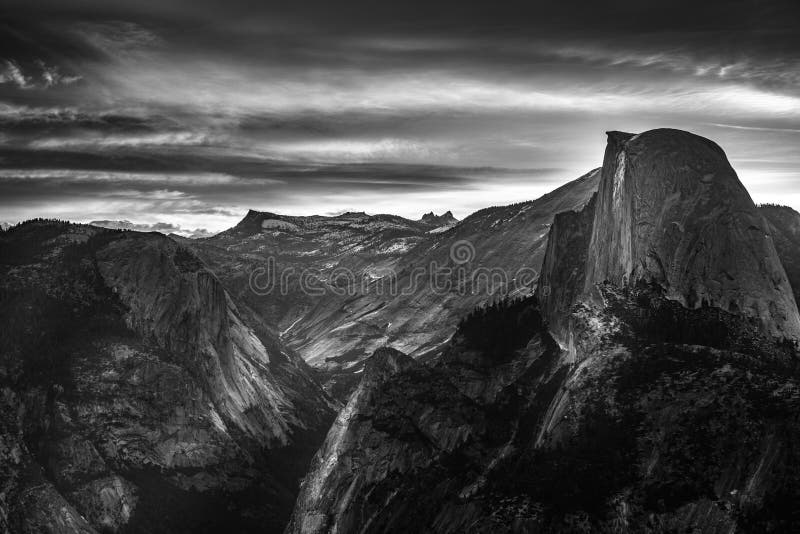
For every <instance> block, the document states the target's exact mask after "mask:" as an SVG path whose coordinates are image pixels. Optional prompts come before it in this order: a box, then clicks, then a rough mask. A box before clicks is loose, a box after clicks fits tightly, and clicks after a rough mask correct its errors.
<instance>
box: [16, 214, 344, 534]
mask: <svg viewBox="0 0 800 534" xmlns="http://www.w3.org/2000/svg"><path fill="white" fill-rule="evenodd" d="M0 249H2V253H3V254H2V262H0V269H1V270H2V295H3V298H2V300H0V317H2V320H3V322H4V323H5V324H7V325H8V326H9V329H8V330H7V331H4V332H3V335H2V336H0V346H1V347H2V351H0V354H1V355H2V359H0V387H2V390H1V391H2V400H1V402H2V413H3V416H2V418H1V419H0V424H1V425H2V426H0V472H2V474H3V480H4V482H3V489H2V492H3V498H2V500H0V510H2V514H0V515H1V516H2V521H4V523H0V525H2V527H3V528H6V530H8V531H10V532H41V531H48V529H50V530H49V531H53V532H95V531H103V532H119V531H125V532H153V531H168V532H196V531H198V530H203V529H206V530H209V529H210V530H212V531H214V530H219V529H223V528H232V529H234V530H236V531H244V532H247V531H262V530H264V529H267V530H270V531H277V530H280V529H281V528H283V526H284V525H285V522H286V520H287V518H288V514H289V509H290V507H291V503H292V502H293V500H294V496H295V492H296V490H297V481H298V479H299V478H300V477H301V476H302V474H303V473H304V471H305V468H306V466H307V463H308V461H309V460H310V458H311V456H312V455H313V453H314V451H315V450H316V448H317V447H318V446H319V444H320V443H321V441H322V439H323V437H324V435H325V433H326V432H327V429H328V426H329V424H330V422H331V421H332V418H333V410H334V405H333V403H332V402H331V400H330V399H329V398H328V397H327V396H326V395H325V394H324V393H323V391H322V390H321V388H320V386H319V385H318V384H317V383H316V381H315V380H314V379H313V378H312V376H311V374H310V370H309V369H308V367H307V366H306V365H305V363H304V362H303V361H302V360H301V359H300V358H299V357H298V356H296V355H295V354H293V353H292V352H291V351H289V350H287V349H286V348H285V347H283V346H282V345H281V344H280V342H279V341H278V340H276V339H275V338H274V337H272V336H271V335H270V334H269V332H267V331H266V330H265V329H263V328H262V327H260V325H259V323H258V321H255V320H254V319H253V317H252V312H250V311H249V310H248V308H247V307H246V306H243V305H240V304H237V303H236V302H235V301H234V299H233V298H232V297H231V296H230V295H229V294H228V293H227V291H225V289H224V288H223V287H222V284H221V283H220V282H219V281H218V280H217V279H216V277H215V276H214V275H213V274H211V272H209V271H208V270H207V269H206V268H205V266H204V265H203V263H202V262H201V261H200V260H199V259H198V258H197V257H196V256H195V255H194V254H193V253H191V252H190V251H188V250H187V249H185V248H183V247H182V246H180V245H178V244H177V243H175V242H174V241H172V240H171V239H169V238H167V237H165V236H162V235H159V234H140V233H136V232H119V231H111V230H102V229H99V228H94V227H89V226H81V225H69V224H65V223H59V222H53V221H36V222H30V223H26V224H24V225H22V226H19V227H16V228H14V229H13V230H11V231H9V232H6V233H4V234H3V236H2V239H0ZM0 530H2V529H0Z"/></svg>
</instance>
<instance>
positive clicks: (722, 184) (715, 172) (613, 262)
mask: <svg viewBox="0 0 800 534" xmlns="http://www.w3.org/2000/svg"><path fill="white" fill-rule="evenodd" d="M560 256H562V257H563V255H560ZM551 267H553V266H552V265H551ZM604 281H609V282H612V283H614V284H618V285H627V284H635V283H637V282H640V281H641V282H645V283H656V284H658V285H660V286H661V287H663V288H664V290H665V291H666V295H667V298H670V299H674V300H676V301H678V302H680V303H681V304H683V305H684V306H687V307H690V308H699V307H701V306H704V305H709V306H713V307H717V308H720V309H722V310H725V311H730V312H733V313H738V314H742V315H744V316H746V317H751V318H753V319H755V320H757V321H759V323H760V324H761V326H762V328H763V330H764V331H765V332H766V333H768V334H769V335H772V336H774V337H776V338H779V339H780V338H786V339H794V340H796V339H800V316H799V315H798V312H797V305H796V303H795V302H794V298H793V297H792V292H791V286H790V284H789V281H788V279H787V277H786V273H785V271H784V268H783V266H782V264H781V261H780V259H779V257H778V255H777V253H776V251H775V246H774V244H773V240H772V237H771V234H770V232H769V230H768V228H767V225H766V224H765V222H764V219H763V218H762V216H761V214H760V213H759V212H758V210H757V209H756V207H755V205H754V204H753V202H752V200H751V199H750V196H749V195H748V193H747V191H746V190H745V189H744V187H743V186H742V184H741V182H739V180H738V178H737V177H736V173H735V172H734V171H733V169H732V168H731V166H730V164H729V163H728V161H727V158H726V157H725V154H724V152H723V151H722V149H721V148H720V147H719V146H717V145H716V144H715V143H713V142H712V141H709V140H708V139H704V138H702V137H699V136H696V135H693V134H690V133H688V132H683V131H679V130H668V129H661V130H651V131H648V132H645V133H642V134H639V135H633V134H627V133H622V132H610V133H609V134H608V146H607V148H606V153H605V158H604V160H603V170H602V177H601V179H600V185H599V189H598V193H597V201H596V203H595V207H594V217H593V220H592V224H591V239H590V241H589V244H588V255H587V259H586V265H585V276H584V286H583V295H590V294H591V293H592V292H593V287H594V285H595V284H597V283H599V282H604ZM563 304H564V303H561V304H560V305H559V306H557V308H558V311H559V312H560V311H563ZM554 310H555V308H554ZM556 314H557V315H558V313H556Z"/></svg>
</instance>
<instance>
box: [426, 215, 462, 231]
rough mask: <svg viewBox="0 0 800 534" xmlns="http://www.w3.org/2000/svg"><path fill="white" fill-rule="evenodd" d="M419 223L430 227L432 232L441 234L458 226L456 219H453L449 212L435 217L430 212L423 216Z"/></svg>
mask: <svg viewBox="0 0 800 534" xmlns="http://www.w3.org/2000/svg"><path fill="white" fill-rule="evenodd" d="M419 222H421V223H423V224H427V225H428V226H430V227H432V231H434V232H441V231H444V230H446V229H447V228H450V227H452V226H455V225H456V224H458V219H456V218H455V217H453V213H452V212H451V211H446V212H444V213H442V214H441V215H436V214H435V213H433V212H432V211H431V212H428V213H426V214H425V215H423V216H422V218H421V219H420V220H419Z"/></svg>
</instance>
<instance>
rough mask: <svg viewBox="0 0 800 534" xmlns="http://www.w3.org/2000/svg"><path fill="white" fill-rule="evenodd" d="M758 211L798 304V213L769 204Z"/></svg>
mask: <svg viewBox="0 0 800 534" xmlns="http://www.w3.org/2000/svg"><path fill="white" fill-rule="evenodd" d="M758 211H759V212H761V215H763V216H764V219H766V221H767V227H768V228H769V233H770V235H771V236H772V242H773V243H775V250H776V251H777V252H778V257H779V258H780V259H781V263H782V264H783V268H784V269H786V276H787V277H788V278H789V283H790V284H791V285H792V289H793V291H794V299H795V302H800V213H797V212H796V211H795V210H793V209H792V208H789V207H787V206H775V205H771V204H767V205H762V206H759V208H758Z"/></svg>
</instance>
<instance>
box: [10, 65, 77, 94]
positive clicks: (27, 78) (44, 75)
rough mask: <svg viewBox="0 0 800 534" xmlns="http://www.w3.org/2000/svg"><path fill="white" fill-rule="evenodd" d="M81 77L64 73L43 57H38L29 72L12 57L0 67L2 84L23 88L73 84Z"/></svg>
mask: <svg viewBox="0 0 800 534" xmlns="http://www.w3.org/2000/svg"><path fill="white" fill-rule="evenodd" d="M80 79H81V77H80V76H66V75H62V74H61V73H60V72H59V68H58V67H57V66H55V65H46V64H45V63H44V61H42V60H41V59H36V60H35V61H34V62H33V65H32V66H31V67H30V68H28V69H27V72H24V71H23V68H22V67H21V66H20V65H19V63H18V62H16V61H13V60H10V59H6V60H3V66H2V67H0V84H10V85H12V86H14V87H16V88H17V89H22V90H29V89H48V88H50V87H54V86H57V85H71V84H73V83H75V82H77V81H79V80H80Z"/></svg>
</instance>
